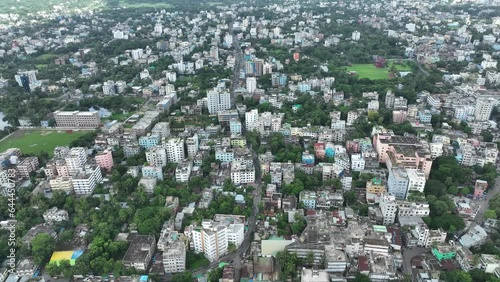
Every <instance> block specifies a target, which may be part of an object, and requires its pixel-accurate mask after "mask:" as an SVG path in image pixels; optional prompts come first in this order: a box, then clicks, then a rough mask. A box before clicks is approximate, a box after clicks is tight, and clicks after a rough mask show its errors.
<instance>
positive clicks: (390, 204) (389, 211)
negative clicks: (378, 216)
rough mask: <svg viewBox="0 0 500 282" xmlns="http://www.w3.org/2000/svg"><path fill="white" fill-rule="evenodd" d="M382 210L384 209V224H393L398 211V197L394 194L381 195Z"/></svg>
mask: <svg viewBox="0 0 500 282" xmlns="http://www.w3.org/2000/svg"><path fill="white" fill-rule="evenodd" d="M380 210H381V211H382V216H383V217H384V221H383V224H384V225H391V224H393V223H394V220H395V219H396V214H397V211H398V205H397V203H396V197H394V195H392V194H390V193H389V194H387V193H384V194H383V195H382V196H381V197H380Z"/></svg>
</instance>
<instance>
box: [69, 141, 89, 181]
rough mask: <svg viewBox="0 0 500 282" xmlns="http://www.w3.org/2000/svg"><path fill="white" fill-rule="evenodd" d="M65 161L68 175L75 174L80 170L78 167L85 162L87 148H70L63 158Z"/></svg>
mask: <svg viewBox="0 0 500 282" xmlns="http://www.w3.org/2000/svg"><path fill="white" fill-rule="evenodd" d="M65 161H66V167H67V168H68V171H69V175H71V176H73V175H76V174H77V173H78V172H79V171H80V168H82V167H83V166H84V165H85V164H86V163H87V150H85V148H83V147H74V148H71V149H70V150H69V152H68V155H67V156H66V158H65Z"/></svg>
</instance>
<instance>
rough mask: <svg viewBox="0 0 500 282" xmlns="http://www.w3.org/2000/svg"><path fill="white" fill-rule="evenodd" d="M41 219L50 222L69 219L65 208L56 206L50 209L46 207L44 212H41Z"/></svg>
mask: <svg viewBox="0 0 500 282" xmlns="http://www.w3.org/2000/svg"><path fill="white" fill-rule="evenodd" d="M43 219H44V220H45V222H47V223H50V222H54V221H56V222H59V221H66V220H68V219H69V216H68V212H67V211H65V210H60V209H58V208H57V207H53V208H51V209H48V210H47V211H46V212H44V213H43Z"/></svg>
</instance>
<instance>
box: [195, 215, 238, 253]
mask: <svg viewBox="0 0 500 282" xmlns="http://www.w3.org/2000/svg"><path fill="white" fill-rule="evenodd" d="M230 222H232V221H231V220H227V221H216V220H215V221H212V220H203V221H202V223H201V228H199V227H198V228H196V227H195V228H193V229H192V231H191V236H192V241H193V246H194V250H195V251H196V252H200V253H204V254H205V256H206V257H207V258H208V259H209V260H210V261H214V260H217V259H218V258H219V257H220V256H222V255H224V254H226V253H227V248H228V244H229V243H232V244H234V245H235V246H236V247H239V246H240V245H241V244H242V243H243V240H244V238H245V236H244V227H245V225H244V224H242V223H230Z"/></svg>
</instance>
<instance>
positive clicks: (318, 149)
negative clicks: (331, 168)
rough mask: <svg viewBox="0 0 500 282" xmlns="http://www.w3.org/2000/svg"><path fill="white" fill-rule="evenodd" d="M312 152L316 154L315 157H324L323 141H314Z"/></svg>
mask: <svg viewBox="0 0 500 282" xmlns="http://www.w3.org/2000/svg"><path fill="white" fill-rule="evenodd" d="M314 154H315V155H316V158H318V159H324V158H325V143H321V142H319V143H315V144H314Z"/></svg>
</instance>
